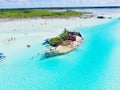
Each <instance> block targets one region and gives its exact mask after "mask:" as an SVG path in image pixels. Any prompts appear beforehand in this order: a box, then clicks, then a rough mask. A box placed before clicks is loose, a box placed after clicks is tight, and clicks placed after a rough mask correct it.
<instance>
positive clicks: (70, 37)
mask: <svg viewBox="0 0 120 90" xmlns="http://www.w3.org/2000/svg"><path fill="white" fill-rule="evenodd" d="M68 40H72V41H76V36H68Z"/></svg>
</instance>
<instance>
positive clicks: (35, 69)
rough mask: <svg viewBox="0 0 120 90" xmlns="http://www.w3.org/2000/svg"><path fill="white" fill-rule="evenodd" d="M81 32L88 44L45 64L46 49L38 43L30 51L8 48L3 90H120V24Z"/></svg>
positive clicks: (1, 66) (0, 77) (0, 71)
mask: <svg viewBox="0 0 120 90" xmlns="http://www.w3.org/2000/svg"><path fill="white" fill-rule="evenodd" d="M78 31H80V32H81V33H82V35H83V37H84V43H83V44H82V45H81V46H80V47H79V48H78V49H76V50H74V51H73V52H71V53H69V54H66V55H62V56H58V57H53V58H49V59H42V60H41V55H36V54H37V52H40V53H42V52H43V51H44V50H45V49H46V48H45V47H44V46H42V45H41V43H38V42H37V40H36V39H35V40H36V41H34V44H33V46H32V47H31V48H29V49H28V48H26V47H24V45H23V47H22V46H21V47H22V48H18V47H17V46H16V48H13V47H12V46H10V47H8V48H5V50H4V51H9V50H10V51H11V52H6V55H7V58H6V60H5V61H3V62H1V63H0V90H120V54H119V53H120V52H119V51H120V36H119V34H120V20H119V19H114V20H110V22H107V23H104V24H100V25H96V26H91V27H90V26H89V27H83V28H78ZM34 38H36V37H34ZM30 39H31V38H30ZM32 39H33V38H32ZM41 42H42V40H41ZM32 56H34V58H33V59H31V57H32Z"/></svg>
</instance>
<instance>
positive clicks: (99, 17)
mask: <svg viewBox="0 0 120 90" xmlns="http://www.w3.org/2000/svg"><path fill="white" fill-rule="evenodd" d="M97 18H98V19H105V17H104V16H97Z"/></svg>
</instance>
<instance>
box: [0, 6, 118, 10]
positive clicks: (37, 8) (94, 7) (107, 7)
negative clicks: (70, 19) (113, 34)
mask: <svg viewBox="0 0 120 90" xmlns="http://www.w3.org/2000/svg"><path fill="white" fill-rule="evenodd" d="M101 8H106V9H109V8H110V9H111V8H120V6H87V7H86V6H82V7H30V8H1V9H0V10H39V9H41V10H42V9H43V10H44V9H55V10H58V9H101Z"/></svg>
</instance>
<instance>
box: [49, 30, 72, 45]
mask: <svg viewBox="0 0 120 90" xmlns="http://www.w3.org/2000/svg"><path fill="white" fill-rule="evenodd" d="M68 36H70V34H69V31H68V30H67V29H64V32H63V33H61V34H60V35H58V36H57V37H53V38H51V39H50V40H49V41H48V43H49V44H50V45H51V46H58V45H59V44H61V43H62V42H63V41H64V40H67V37H68Z"/></svg>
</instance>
